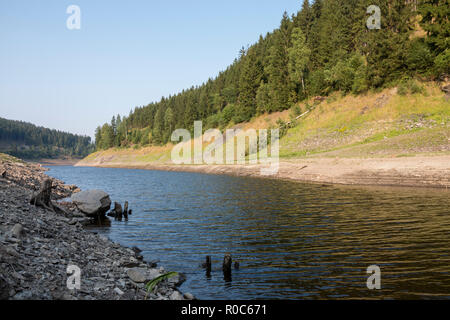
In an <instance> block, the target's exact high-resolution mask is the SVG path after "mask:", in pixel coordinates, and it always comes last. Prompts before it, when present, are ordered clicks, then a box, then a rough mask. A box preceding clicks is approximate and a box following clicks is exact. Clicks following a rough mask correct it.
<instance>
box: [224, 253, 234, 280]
mask: <svg viewBox="0 0 450 320" xmlns="http://www.w3.org/2000/svg"><path fill="white" fill-rule="evenodd" d="M232 263H233V261H232V259H231V254H228V253H227V254H226V255H225V257H224V258H223V265H222V270H223V276H224V279H225V280H228V279H229V280H231V265H232Z"/></svg>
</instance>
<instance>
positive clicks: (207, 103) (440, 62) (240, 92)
mask: <svg viewBox="0 0 450 320" xmlns="http://www.w3.org/2000/svg"><path fill="white" fill-rule="evenodd" d="M370 5H376V6H378V7H379V8H380V9H381V29H380V30H369V29H368V27H367V25H366V22H367V19H368V18H369V16H370V15H369V14H368V13H367V8H368V7H369V6H370ZM449 11H450V6H449V0H315V1H313V2H310V1H308V0H304V1H303V4H302V7H301V10H300V11H299V12H298V13H297V14H295V15H292V16H288V14H287V13H285V14H284V15H283V17H282V20H281V23H280V27H279V28H277V29H275V30H274V31H273V32H270V33H267V34H266V35H265V36H260V38H259V40H258V42H257V43H255V44H254V45H252V46H249V47H248V48H242V49H241V50H240V52H239V56H238V58H236V59H235V60H234V62H233V63H232V64H231V65H230V66H229V67H228V68H227V69H226V70H225V71H222V72H220V73H219V75H218V76H217V77H216V78H214V79H209V80H208V81H207V82H205V83H204V84H202V85H201V86H196V87H191V88H189V89H186V90H183V91H182V92H180V93H178V94H176V95H173V96H172V95H171V96H169V97H163V98H162V99H161V100H160V101H159V102H154V103H150V104H149V105H147V106H142V107H136V108H135V109H134V110H132V111H130V114H129V115H128V116H126V117H120V115H117V116H114V117H113V118H112V120H111V122H110V123H105V124H104V125H103V126H99V127H98V128H97V130H96V134H95V143H96V148H97V150H99V149H107V148H111V147H128V146H131V145H135V146H139V145H140V146H145V145H149V144H155V145H159V144H165V143H167V142H168V141H169V140H170V136H171V133H172V131H173V130H174V129H176V128H185V129H191V130H192V129H193V123H194V121H195V120H203V121H204V129H205V130H206V129H208V128H212V127H219V128H224V127H226V126H228V125H230V124H231V123H235V124H236V123H240V122H244V121H248V120H250V119H251V118H252V117H254V116H256V115H260V114H263V113H272V112H276V111H283V110H286V109H289V108H290V107H292V106H293V105H295V104H296V103H298V102H301V101H304V100H305V99H307V98H309V97H313V96H325V95H329V94H330V93H332V92H335V91H341V92H343V93H353V94H361V93H364V92H367V91H368V90H373V89H375V90H376V89H379V88H385V87H389V86H393V85H396V84H398V83H401V82H402V81H407V80H408V79H411V78H420V79H429V80H433V79H436V78H438V77H439V76H441V75H442V74H448V73H450V70H449V66H450V49H449V48H450V44H449V39H450V24H449V20H448V14H449Z"/></svg>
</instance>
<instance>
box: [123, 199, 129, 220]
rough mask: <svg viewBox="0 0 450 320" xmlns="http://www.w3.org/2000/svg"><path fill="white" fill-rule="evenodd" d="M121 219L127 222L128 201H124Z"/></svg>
mask: <svg viewBox="0 0 450 320" xmlns="http://www.w3.org/2000/svg"><path fill="white" fill-rule="evenodd" d="M123 217H124V218H125V221H128V201H125V204H124V205H123Z"/></svg>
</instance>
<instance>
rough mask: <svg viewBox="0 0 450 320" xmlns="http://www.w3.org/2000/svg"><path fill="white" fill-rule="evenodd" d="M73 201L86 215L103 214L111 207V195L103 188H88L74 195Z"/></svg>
mask: <svg viewBox="0 0 450 320" xmlns="http://www.w3.org/2000/svg"><path fill="white" fill-rule="evenodd" d="M72 202H73V203H74V204H75V205H76V206H77V207H78V209H79V210H80V211H81V212H83V213H84V214H85V215H87V216H90V217H96V216H103V215H105V213H106V212H107V211H108V210H109V209H110V208H111V199H110V198H109V195H108V194H107V193H106V192H104V191H101V190H87V191H81V192H78V193H75V194H73V195H72Z"/></svg>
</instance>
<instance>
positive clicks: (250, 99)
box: [237, 48, 263, 121]
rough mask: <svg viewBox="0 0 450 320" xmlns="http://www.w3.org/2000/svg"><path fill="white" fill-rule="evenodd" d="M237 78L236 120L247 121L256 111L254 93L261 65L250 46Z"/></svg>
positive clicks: (259, 77)
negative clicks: (239, 75) (237, 103)
mask: <svg viewBox="0 0 450 320" xmlns="http://www.w3.org/2000/svg"><path fill="white" fill-rule="evenodd" d="M242 59H243V60H244V65H243V67H242V71H241V77H240V80H239V114H238V118H237V119H238V121H248V120H250V118H251V117H252V116H253V115H254V114H255V112H256V93H257V91H258V87H259V85H260V82H261V77H262V73H263V67H262V64H261V61H260V60H259V59H258V57H257V55H256V52H255V49H254V48H251V49H250V50H249V51H248V53H247V55H246V56H245V57H242Z"/></svg>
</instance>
